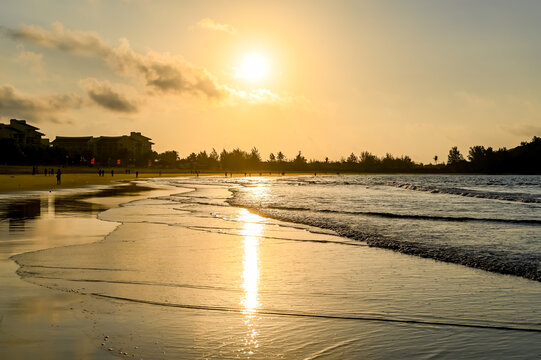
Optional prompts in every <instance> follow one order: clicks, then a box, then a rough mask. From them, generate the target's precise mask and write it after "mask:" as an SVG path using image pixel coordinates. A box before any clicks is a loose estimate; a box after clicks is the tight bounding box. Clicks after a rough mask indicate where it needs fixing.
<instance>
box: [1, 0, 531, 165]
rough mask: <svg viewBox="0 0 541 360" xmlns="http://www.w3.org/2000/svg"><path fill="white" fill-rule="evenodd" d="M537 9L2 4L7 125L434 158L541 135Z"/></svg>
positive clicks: (506, 4)
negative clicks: (28, 124)
mask: <svg viewBox="0 0 541 360" xmlns="http://www.w3.org/2000/svg"><path fill="white" fill-rule="evenodd" d="M539 14H541V2H537V1H513V2H510V1H497V0H494V1H473V0H472V1H458V0H457V1H428V0H427V1H398V0H397V1H150V0H129V1H128V0H125V1H121V0H108V1H106V0H92V1H90V0H86V1H53V0H50V1H40V0H34V1H26V0H17V1H15V0H3V1H2V5H1V11H0V120H2V121H3V122H6V121H7V120H9V119H10V118H17V119H27V120H28V121H30V122H31V123H33V124H35V125H36V126H38V127H39V128H41V130H42V131H43V132H44V133H46V135H47V136H48V137H50V138H51V139H54V137H55V136H56V135H64V136H83V135H120V134H127V133H129V132H130V131H141V132H142V133H143V134H144V135H146V136H149V137H151V138H152V139H153V140H154V141H155V143H156V145H155V150H157V151H160V152H161V151H164V150H177V151H178V152H179V153H180V155H181V156H186V155H188V154H189V152H191V151H199V150H207V151H208V150H210V149H212V148H213V147H214V148H216V150H217V151H218V152H219V151H221V149H222V148H226V149H229V150H230V149H232V148H234V147H240V148H242V149H246V150H249V149H250V148H252V147H253V146H256V147H258V148H259V150H260V152H261V153H262V154H263V156H264V158H266V157H267V155H268V153H270V152H275V153H276V152H278V151H282V152H284V153H285V154H286V155H287V156H288V157H293V156H294V155H295V154H296V153H297V151H298V150H302V151H303V154H304V155H305V156H306V157H307V158H309V159H310V158H319V159H322V158H324V157H325V156H328V157H329V158H331V159H339V158H340V157H341V156H347V155H349V153H351V152H354V153H356V154H359V153H360V152H361V151H365V150H366V151H370V152H373V153H375V154H376V155H384V154H385V153H387V152H389V153H392V154H393V155H409V156H411V157H412V158H413V160H415V161H420V162H425V163H426V162H430V161H431V159H432V158H433V157H434V155H438V156H439V157H440V158H442V159H443V158H445V156H446V154H447V152H448V150H449V148H450V147H452V146H458V147H459V149H460V150H462V151H463V152H467V150H468V148H469V147H470V146H473V145H484V146H493V147H495V148H498V147H504V146H505V147H513V146H516V145H518V144H519V143H520V142H521V141H524V140H530V139H531V138H532V137H533V136H534V135H537V136H539V135H541V76H540V75H541V73H540V72H541V68H540V67H539V64H540V63H541V61H540V60H541V42H539V40H538V37H539V34H541V22H540V21H539V19H538V17H539V16H538V15H539Z"/></svg>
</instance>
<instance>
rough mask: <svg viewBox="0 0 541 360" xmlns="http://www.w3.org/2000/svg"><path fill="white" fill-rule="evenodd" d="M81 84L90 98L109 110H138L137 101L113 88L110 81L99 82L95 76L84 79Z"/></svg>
mask: <svg viewBox="0 0 541 360" xmlns="http://www.w3.org/2000/svg"><path fill="white" fill-rule="evenodd" d="M80 84H81V86H82V87H83V88H84V89H85V90H86V92H87V95H88V97H89V98H90V100H91V101H92V102H93V103H95V104H97V105H98V106H101V107H103V108H105V109H107V110H111V111H116V112H123V113H135V112H137V111H138V109H137V104H136V101H133V100H128V98H127V97H126V96H125V95H124V94H122V93H121V92H120V91H118V90H115V89H113V87H112V86H111V84H110V83H109V82H108V81H103V82H99V81H98V80H96V79H94V78H89V79H85V80H82V81H81V82H80Z"/></svg>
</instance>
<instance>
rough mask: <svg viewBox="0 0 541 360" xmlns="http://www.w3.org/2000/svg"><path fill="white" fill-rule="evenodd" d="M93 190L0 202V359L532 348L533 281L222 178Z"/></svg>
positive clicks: (507, 352) (535, 343)
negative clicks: (351, 233)
mask: <svg viewBox="0 0 541 360" xmlns="http://www.w3.org/2000/svg"><path fill="white" fill-rule="evenodd" d="M171 193H173V194H177V195H175V196H168V195H169V194H171ZM127 194H129V192H128V193H127ZM102 195H103V196H98V197H94V198H91V199H82V198H80V197H78V195H76V196H75V198H76V201H75V203H77V204H79V203H80V204H79V205H75V204H74V203H73V196H72V197H71V198H69V197H67V198H66V199H64V200H63V201H57V200H56V199H57V196H59V195H58V194H57V193H52V194H47V193H46V194H45V196H46V197H45V198H42V200H40V202H39V206H37V205H38V204H37V203H36V202H35V199H34V198H28V197H25V196H23V197H22V200H23V201H28V200H30V201H34V204H33V208H34V210H29V209H28V207H26V208H25V206H22V209H21V206H19V207H17V206H13V205H12V206H11V207H8V208H10V209H11V210H10V211H11V214H12V215H11V219H13V218H15V217H16V215H17V214H18V216H19V219H18V220H17V219H16V220H17V221H13V223H12V222H11V221H7V222H6V221H4V222H3V223H2V234H3V236H2V238H3V239H7V240H8V241H5V240H3V241H4V242H3V243H2V245H1V246H2V247H1V249H2V258H1V260H0V261H1V264H2V269H1V276H2V277H3V279H2V280H3V281H2V284H7V285H2V287H3V289H2V292H1V293H2V295H1V298H0V306H2V309H3V311H2V313H3V314H5V315H4V317H3V318H2V319H3V320H2V322H1V327H0V328H1V330H2V337H1V338H0V339H2V340H0V341H1V343H0V357H2V358H25V357H37V356H38V355H42V354H44V355H45V356H44V357H45V358H47V357H49V358H66V359H68V358H77V357H79V358H105V357H108V356H121V357H127V358H131V357H132V356H133V357H135V358H171V359H173V358H238V357H240V358H264V357H265V358H266V357H278V358H307V359H311V358H359V357H365V358H433V357H437V358H450V359H453V358H509V357H513V358H531V357H532V355H533V356H534V357H535V356H537V355H540V354H541V345H540V344H541V327H540V326H539V324H541V313H540V311H539V309H538V300H539V296H540V294H541V284H539V283H537V282H534V281H530V280H526V279H520V278H516V277H512V276H504V275H498V274H491V273H487V272H484V271H481V270H475V269H470V268H466V267H463V266H459V265H454V264H446V263H441V262H437V261H433V260H429V259H420V258H417V257H413V256H407V255H402V254H398V253H394V252H392V251H388V250H382V249H374V248H370V247H368V246H367V245H366V244H365V243H361V242H356V241H352V240H348V239H345V238H342V237H339V236H336V235H334V234H333V233H332V232H329V231H322V230H320V229H316V228H309V227H304V226H298V225H294V224H288V223H282V222H279V221H275V220H271V219H266V218H263V217H260V216H257V215H254V214H251V213H249V212H248V211H247V210H246V209H242V208H236V207H231V206H228V205H227V203H226V202H225V200H226V199H227V198H228V197H229V196H230V193H229V192H228V191H227V189H226V188H224V187H212V186H199V187H195V189H194V188H191V189H190V188H178V189H175V190H164V191H162V192H161V193H153V194H151V193H148V195H147V194H146V193H140V194H138V195H137V197H133V198H132V197H126V196H124V197H118V196H114V194H102ZM150 195H152V196H156V195H162V197H158V198H154V199H146V197H147V196H150ZM8 199H9V201H10V203H11V204H12V203H13V200H15V199H14V197H13V196H11V197H9V198H8ZM136 199H137V201H134V200H136ZM127 202H129V203H127ZM119 203H124V205H123V206H120V207H115V206H116V205H117V204H119ZM82 204H84V205H82ZM31 207H32V206H31ZM36 207H37V208H39V212H38V211H36ZM106 208H108V209H109V210H106ZM70 209H73V211H70ZM96 215H97V216H98V217H99V219H96V218H95V216H96ZM22 218H24V221H21V219H22ZM55 229H56V230H55ZM81 229H85V230H84V231H81ZM51 231H58V232H57V233H54V232H53V233H51ZM105 234H108V235H107V236H106V237H105V238H104V235H105ZM67 244H74V245H75V246H63V245H67ZM46 248H50V249H48V250H43V251H36V250H38V249H46ZM15 254H20V255H16V256H14V259H15V260H16V261H17V263H18V264H19V266H20V268H19V269H18V266H17V265H16V264H14V263H13V262H12V261H10V260H8V257H9V256H11V255H15ZM15 271H17V272H18V275H15ZM19 276H20V277H22V278H23V279H24V281H22V280H20V279H19ZM37 285H41V286H37ZM27 298H28V299H29V300H28V301H24V300H25V299H27ZM36 308H38V309H39V311H37V310H35V309H36ZM27 328H31V329H35V331H33V330H32V331H27V330H26V329H27ZM40 343H47V346H48V347H47V350H46V351H43V352H41V350H40V346H39V344H40ZM109 349H111V350H109ZM21 355H23V356H21Z"/></svg>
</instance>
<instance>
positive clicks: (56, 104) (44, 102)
mask: <svg viewBox="0 0 541 360" xmlns="http://www.w3.org/2000/svg"><path fill="white" fill-rule="evenodd" d="M81 105H82V99H81V98H80V97H79V96H78V95H76V94H67V95H49V96H31V95H25V94H22V93H20V92H18V91H17V90H16V89H15V88H14V87H13V86H11V85H3V86H0V116H8V117H14V118H20V117H23V118H27V119H30V120H32V121H35V122H39V121H41V120H47V121H58V119H57V117H56V116H57V115H58V114H60V113H62V112H65V111H67V110H71V109H77V108H80V107H81Z"/></svg>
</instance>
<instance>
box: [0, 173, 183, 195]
mask: <svg viewBox="0 0 541 360" xmlns="http://www.w3.org/2000/svg"><path fill="white" fill-rule="evenodd" d="M158 176H160V175H159V174H158V173H143V174H139V177H138V178H140V179H141V178H150V177H158ZM161 176H163V177H172V176H193V175H191V174H166V173H163V174H161ZM135 179H136V177H135V174H134V173H132V174H115V175H114V176H111V174H110V173H106V174H105V176H98V175H97V174H89V173H82V174H62V177H61V184H60V185H57V183H56V176H54V175H49V176H44V175H43V174H41V175H27V174H12V175H0V193H2V192H12V191H33V190H55V189H66V188H77V187H83V186H88V185H107V184H111V183H114V182H119V181H128V180H135Z"/></svg>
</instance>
